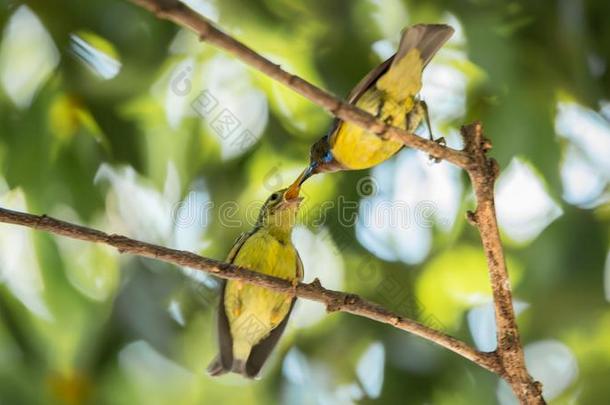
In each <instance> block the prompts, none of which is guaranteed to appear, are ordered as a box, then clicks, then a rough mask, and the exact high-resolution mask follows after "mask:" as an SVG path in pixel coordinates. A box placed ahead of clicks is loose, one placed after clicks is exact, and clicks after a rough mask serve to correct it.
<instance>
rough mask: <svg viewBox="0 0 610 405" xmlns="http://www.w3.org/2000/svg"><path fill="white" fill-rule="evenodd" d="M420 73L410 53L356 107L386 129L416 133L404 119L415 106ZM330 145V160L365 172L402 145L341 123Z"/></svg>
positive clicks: (420, 65) (418, 63) (416, 56)
mask: <svg viewBox="0 0 610 405" xmlns="http://www.w3.org/2000/svg"><path fill="white" fill-rule="evenodd" d="M422 70H423V63H422V60H421V57H420V54H419V51H418V50H417V49H415V48H414V49H411V50H410V51H409V52H408V53H407V54H406V55H405V56H404V57H403V58H402V59H401V60H399V61H396V63H395V64H392V65H391V67H390V69H389V70H388V71H387V72H386V73H385V74H384V75H383V76H381V77H380V78H379V79H378V81H377V82H376V83H375V84H374V85H372V86H371V87H370V88H369V89H368V90H366V91H365V92H364V93H363V94H362V95H361V96H360V98H359V99H358V101H357V102H356V106H358V107H359V108H361V109H363V110H365V111H367V112H369V113H371V114H373V115H376V116H377V118H379V119H381V120H382V121H385V122H386V123H387V124H389V125H393V126H395V127H399V128H405V129H407V130H415V128H411V127H410V125H411V124H413V123H411V122H409V125H407V119H406V116H407V114H408V113H409V112H410V111H411V110H412V109H413V107H414V106H415V105H416V101H415V96H416V95H417V93H418V92H419V90H420V89H421V75H422ZM418 123H419V121H418V122H417V124H418ZM330 145H331V151H332V153H333V156H334V157H335V159H336V160H337V161H339V163H341V164H342V165H343V166H345V167H347V168H348V169H368V168H370V167H373V166H375V165H378V164H379V163H381V162H383V161H384V160H387V159H389V158H390V157H391V156H392V155H394V154H395V153H396V152H398V151H399V150H400V148H402V146H403V143H402V142H397V141H393V140H383V139H380V138H379V137H378V136H377V135H375V134H373V133H371V132H368V131H365V130H364V129H362V128H360V127H358V126H356V125H353V124H349V123H346V122H342V123H341V124H340V125H339V127H338V128H337V129H336V131H335V133H334V134H333V135H332V136H331V139H330Z"/></svg>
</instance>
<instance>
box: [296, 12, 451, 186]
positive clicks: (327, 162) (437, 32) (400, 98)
mask: <svg viewBox="0 0 610 405" xmlns="http://www.w3.org/2000/svg"><path fill="white" fill-rule="evenodd" d="M453 31H454V30H453V28H451V27H450V26H448V25H443V24H417V25H414V26H412V27H409V28H407V29H406V30H404V31H403V33H402V37H401V40H400V45H399V47H398V51H397V52H396V53H395V54H394V55H393V56H391V57H390V58H389V59H388V60H386V61H385V62H383V63H382V64H381V65H379V66H377V67H376V68H375V69H373V70H372V71H371V72H370V73H369V74H367V75H366V76H365V77H364V78H363V79H362V80H361V81H360V83H358V84H357V85H356V87H354V89H353V90H352V91H351V92H350V94H349V95H348V98H347V101H348V102H349V103H351V104H355V105H356V106H357V107H359V108H361V109H363V110H365V111H367V112H369V113H371V114H373V115H375V116H376V117H377V118H378V119H381V120H383V121H385V122H386V123H387V124H388V125H392V126H396V127H400V128H404V129H406V130H407V131H408V132H411V133H412V132H414V131H415V130H416V129H417V127H418V126H419V125H420V124H421V123H422V121H423V120H424V119H425V121H426V123H427V124H428V130H429V131H430V120H429V118H428V108H427V105H426V103H425V102H424V101H423V100H421V99H419V98H418V97H417V95H418V93H419V91H420V89H421V87H422V72H423V69H424V68H425V67H426V65H427V64H428V63H429V62H430V60H431V59H432V57H433V56H434V55H435V54H436V52H437V51H438V50H439V49H440V48H441V46H443V44H444V43H445V42H446V41H447V40H448V39H449V38H450V37H451V35H452V34H453ZM430 139H432V134H431V131H430ZM439 141H440V142H444V140H443V139H442V138H441V139H440V140H439ZM403 146H404V145H403V143H402V142H399V141H395V140H384V139H381V138H380V137H378V136H377V135H375V134H374V133H371V132H368V131H366V130H364V129H362V128H360V127H358V126H357V125H354V124H351V123H348V122H343V121H341V120H339V119H335V120H334V121H333V123H332V125H331V128H330V130H329V131H328V132H327V134H326V135H325V136H324V137H322V138H321V139H320V140H319V141H317V142H316V143H315V144H314V145H313V146H312V147H311V152H310V163H309V166H308V167H307V168H306V169H305V170H304V171H303V173H301V175H300V176H299V178H298V179H297V180H296V181H295V183H297V184H298V185H300V184H302V183H303V182H304V181H305V180H307V179H308V178H309V177H310V176H312V175H314V174H316V173H321V172H334V171H339V170H358V169H368V168H370V167H373V166H375V165H377V164H379V163H381V162H383V161H384V160H386V159H388V158H390V157H391V156H392V155H394V154H395V153H396V152H398V151H399V150H400V149H401V148H402V147H403Z"/></svg>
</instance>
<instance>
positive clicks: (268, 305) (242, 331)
mask: <svg viewBox="0 0 610 405" xmlns="http://www.w3.org/2000/svg"><path fill="white" fill-rule="evenodd" d="M301 201H302V197H299V187H298V185H294V184H293V185H291V187H289V188H286V189H282V190H279V191H276V192H274V193H273V194H271V196H269V198H268V199H267V200H266V202H265V203H264V204H263V206H262V208H261V210H260V213H259V216H258V220H257V222H256V225H255V226H254V228H253V229H252V230H251V231H250V232H245V233H243V234H242V235H241V236H240V237H239V238H238V239H237V241H236V242H235V244H234V245H233V248H232V249H231V251H230V253H229V255H228V258H227V262H228V263H231V264H235V265H238V266H241V267H244V268H247V269H250V270H253V271H256V272H259V273H263V274H266V275H270V276H275V277H280V278H283V279H286V280H289V281H290V282H291V283H292V285H293V286H295V287H296V285H297V284H298V283H299V282H300V281H302V280H303V263H302V261H301V258H300V257H299V253H298V252H297V250H296V248H295V247H294V245H293V244H292V240H291V236H292V229H293V227H294V224H295V222H296V217H297V213H298V209H299V205H300V203H301ZM295 300H296V298H295V297H294V296H293V295H291V294H287V293H282V292H277V291H272V290H269V289H267V288H264V287H259V286H256V285H252V284H247V283H246V282H244V281H241V280H228V281H223V282H221V288H220V303H219V306H218V320H217V322H218V324H217V328H218V344H219V353H218V355H217V356H216V357H215V358H214V359H213V360H212V362H211V363H210V365H209V366H208V373H209V374H210V375H211V376H219V375H222V374H225V373H228V372H233V373H238V374H241V375H243V376H245V377H247V378H256V377H257V376H258V375H259V373H260V370H261V368H262V367H263V365H264V364H265V362H266V360H267V359H268V357H269V355H270V354H271V352H272V350H273V348H274V347H275V345H276V344H277V342H278V341H279V339H280V337H281V335H282V333H283V332H284V329H285V328H286V324H287V322H288V318H289V316H290V313H291V311H292V308H293V307H294V303H295Z"/></svg>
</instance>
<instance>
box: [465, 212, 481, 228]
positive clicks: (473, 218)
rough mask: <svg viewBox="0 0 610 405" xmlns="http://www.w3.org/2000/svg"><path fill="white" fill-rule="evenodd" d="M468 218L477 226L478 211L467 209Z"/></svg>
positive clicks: (470, 222) (471, 223)
mask: <svg viewBox="0 0 610 405" xmlns="http://www.w3.org/2000/svg"><path fill="white" fill-rule="evenodd" d="M466 220H467V221H468V223H469V224H470V225H472V226H477V223H478V222H477V213H476V211H470V210H469V211H466Z"/></svg>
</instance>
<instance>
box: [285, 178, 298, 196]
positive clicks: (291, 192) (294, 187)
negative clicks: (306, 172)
mask: <svg viewBox="0 0 610 405" xmlns="http://www.w3.org/2000/svg"><path fill="white" fill-rule="evenodd" d="M300 178H301V176H299V178H298V179H296V180H295V181H294V183H292V184H291V185H290V187H288V189H287V190H286V192H285V193H284V199H285V200H286V201H295V200H299V201H300V200H301V199H302V198H301V197H299V193H300V192H301V183H300V181H299V180H300Z"/></svg>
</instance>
